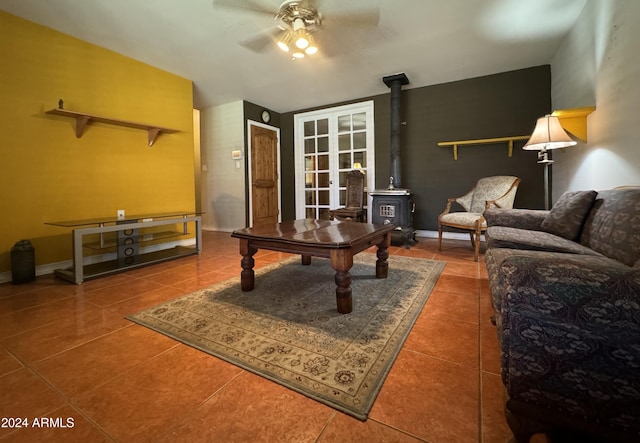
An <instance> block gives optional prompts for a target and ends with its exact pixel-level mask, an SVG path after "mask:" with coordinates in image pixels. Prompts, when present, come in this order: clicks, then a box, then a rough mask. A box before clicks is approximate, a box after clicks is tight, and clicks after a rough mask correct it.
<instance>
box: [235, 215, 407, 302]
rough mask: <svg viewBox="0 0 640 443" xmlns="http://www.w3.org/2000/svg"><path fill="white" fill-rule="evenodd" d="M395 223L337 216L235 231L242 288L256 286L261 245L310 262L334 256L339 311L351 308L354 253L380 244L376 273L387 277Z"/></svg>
mask: <svg viewBox="0 0 640 443" xmlns="http://www.w3.org/2000/svg"><path fill="white" fill-rule="evenodd" d="M394 229H395V227H394V225H391V224H388V225H373V224H370V223H357V222H351V221H347V222H340V221H334V220H314V219H304V220H292V221H286V222H282V223H276V224H268V225H261V226H256V227H253V228H246V229H239V230H236V231H233V233H232V234H231V236H232V237H236V238H238V239H240V255H242V259H241V260H240V265H241V267H242V272H241V273H240V283H241V286H242V290H243V291H251V290H253V287H254V275H255V274H254V271H253V266H254V263H255V262H254V259H253V255H254V254H255V253H256V252H257V251H258V249H268V250H271V251H280V252H289V253H292V254H300V255H301V256H302V264H303V265H309V264H311V257H324V258H329V259H331V267H332V268H333V269H335V271H336V276H335V282H336V301H337V305H338V312H340V313H341V314H348V313H349V312H351V309H352V306H351V274H349V269H351V267H352V266H353V256H354V255H356V254H357V253H358V252H362V251H364V250H365V249H368V248H370V247H371V246H374V245H375V246H377V247H378V249H377V251H376V254H377V257H378V260H377V261H376V277H377V278H387V273H388V270H389V264H388V263H387V258H388V257H389V251H388V248H389V245H390V244H391V231H393V230H394Z"/></svg>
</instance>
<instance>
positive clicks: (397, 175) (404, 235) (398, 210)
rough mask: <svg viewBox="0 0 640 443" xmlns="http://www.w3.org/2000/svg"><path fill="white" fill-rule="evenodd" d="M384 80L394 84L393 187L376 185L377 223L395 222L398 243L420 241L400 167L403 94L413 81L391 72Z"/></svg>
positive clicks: (374, 214)
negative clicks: (405, 87) (383, 187)
mask: <svg viewBox="0 0 640 443" xmlns="http://www.w3.org/2000/svg"><path fill="white" fill-rule="evenodd" d="M382 81H383V82H384V83H385V84H386V85H387V86H388V87H389V88H391V140H390V149H389V151H390V154H391V164H390V166H391V167H390V177H389V187H388V188H386V189H375V190H373V191H372V192H371V193H370V195H371V196H372V199H373V203H372V206H373V208H372V213H371V219H372V221H373V223H383V224H389V223H392V224H394V225H395V226H396V230H395V231H394V232H393V233H392V236H391V242H392V243H393V244H395V245H404V246H407V247H408V246H412V245H414V244H416V238H415V229H414V228H413V211H414V209H415V207H414V204H413V201H412V194H411V192H410V191H409V189H405V188H402V187H401V171H400V94H401V92H402V85H406V84H408V83H409V79H408V78H407V76H406V75H405V74H404V73H402V74H394V75H389V76H386V77H383V78H382Z"/></svg>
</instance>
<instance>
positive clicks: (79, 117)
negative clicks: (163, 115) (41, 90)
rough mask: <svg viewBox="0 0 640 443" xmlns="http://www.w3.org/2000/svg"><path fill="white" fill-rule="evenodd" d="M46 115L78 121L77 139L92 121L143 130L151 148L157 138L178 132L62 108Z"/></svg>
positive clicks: (52, 110) (50, 111)
mask: <svg viewBox="0 0 640 443" xmlns="http://www.w3.org/2000/svg"><path fill="white" fill-rule="evenodd" d="M46 113H47V114H53V115H61V116H63V117H71V118H74V119H75V120H76V137H77V138H80V137H82V134H84V130H85V128H86V126H87V124H88V123H90V122H92V121H94V122H99V123H108V124H110V125H117V126H125V127H127V128H134V129H143V130H145V131H147V134H148V143H149V146H153V143H154V142H155V141H156V138H157V137H158V135H160V133H162V132H164V133H167V134H171V133H175V132H178V130H177V129H171V128H162V127H160V126H156V125H148V124H146V123H137V122H132V121H128V120H120V119H116V118H111V117H103V116H100V115H93V114H87V113H86V112H76V111H69V110H67V109H61V108H55V109H51V110H49V111H46Z"/></svg>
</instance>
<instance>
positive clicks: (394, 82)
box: [382, 73, 409, 188]
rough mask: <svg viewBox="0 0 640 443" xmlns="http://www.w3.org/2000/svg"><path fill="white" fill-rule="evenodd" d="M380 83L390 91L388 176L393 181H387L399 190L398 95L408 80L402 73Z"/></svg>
mask: <svg viewBox="0 0 640 443" xmlns="http://www.w3.org/2000/svg"><path fill="white" fill-rule="evenodd" d="M382 81H383V82H384V84H385V85H387V86H388V87H389V88H390V89H391V141H390V145H389V148H390V153H391V164H390V171H389V172H390V174H391V178H392V179H393V180H391V178H390V180H389V182H390V183H389V187H392V186H393V187H395V188H400V187H401V186H402V175H401V172H400V95H401V93H402V85H406V84H409V79H408V78H407V76H406V75H405V74H404V73H401V74H394V75H388V76H386V77H382Z"/></svg>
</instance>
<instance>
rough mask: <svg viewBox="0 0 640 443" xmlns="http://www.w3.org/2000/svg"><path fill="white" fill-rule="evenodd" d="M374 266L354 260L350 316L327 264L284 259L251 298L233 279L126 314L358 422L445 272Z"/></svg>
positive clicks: (397, 264)
mask: <svg viewBox="0 0 640 443" xmlns="http://www.w3.org/2000/svg"><path fill="white" fill-rule="evenodd" d="M239 261H240V259H239V258H238V262H239ZM375 261H376V256H375V254H371V253H362V254H359V255H357V256H356V257H354V265H353V267H352V268H351V270H350V271H349V272H350V274H351V278H352V281H351V288H352V291H353V311H352V312H351V313H349V314H339V313H338V312H337V310H336V297H335V281H334V276H335V271H334V270H333V269H332V268H331V264H330V262H329V261H328V260H325V259H320V258H314V259H313V260H312V263H311V265H309V266H303V265H302V264H301V262H300V258H299V257H291V258H290V259H287V260H284V261H281V262H278V263H275V264H272V265H269V266H266V267H263V268H259V269H257V270H256V276H255V289H254V290H253V291H251V292H242V290H241V289H240V278H239V276H238V278H232V279H230V280H227V281H225V282H222V283H219V284H216V285H214V286H211V287H209V288H207V289H202V290H199V291H197V292H194V293H191V294H188V295H186V296H183V297H181V298H178V299H175V300H173V301H170V302H167V303H164V304H162V305H159V306H156V307H153V308H150V309H147V310H145V311H143V312H140V313H138V314H135V315H132V316H130V317H128V318H129V319H130V320H132V321H134V322H136V323H139V324H141V325H143V326H146V327H149V328H151V329H153V330H155V331H158V332H160V333H162V334H165V335H167V336H169V337H172V338H174V339H176V340H178V341H180V342H182V343H185V344H187V345H189V346H192V347H194V348H197V349H200V350H202V351H204V352H207V353H209V354H211V355H214V356H216V357H219V358H222V359H224V360H226V361H228V362H230V363H232V364H234V365H237V366H239V367H241V368H244V369H246V370H248V371H251V372H253V373H255V374H258V375H260V376H262V377H265V378H267V379H269V380H272V381H274V382H276V383H279V384H281V385H283V386H286V387H288V388H290V389H293V390H295V391H297V392H300V393H301V394H304V395H306V396H308V397H310V398H313V399H315V400H317V401H320V402H322V403H325V404H327V405H329V406H331V407H333V408H335V409H338V410H340V411H342V412H345V413H347V414H349V415H352V416H354V417H356V418H358V419H360V420H366V418H367V416H368V414H369V411H370V410H371V407H372V406H373V402H374V401H375V398H376V396H377V394H378V392H379V391H380V389H381V388H382V384H383V382H384V380H385V378H386V376H387V374H388V372H389V370H390V369H391V366H392V365H393V362H394V361H395V359H396V357H397V355H398V352H399V351H400V348H401V347H402V344H403V343H404V341H405V339H406V338H407V335H408V334H409V332H410V330H411V327H412V326H413V324H414V322H415V320H416V318H417V317H418V315H419V314H420V311H421V310H422V308H423V306H424V304H425V303H426V301H427V299H428V297H429V294H430V293H431V290H432V289H433V286H434V285H435V283H436V281H437V280H438V277H439V275H440V273H441V272H442V269H443V267H444V262H440V261H434V260H425V259H418V258H407V257H398V256H391V257H389V260H388V262H389V275H388V277H387V278H386V279H377V278H375V274H376V272H375ZM238 268H239V265H238ZM238 274H240V272H239V270H238Z"/></svg>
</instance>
